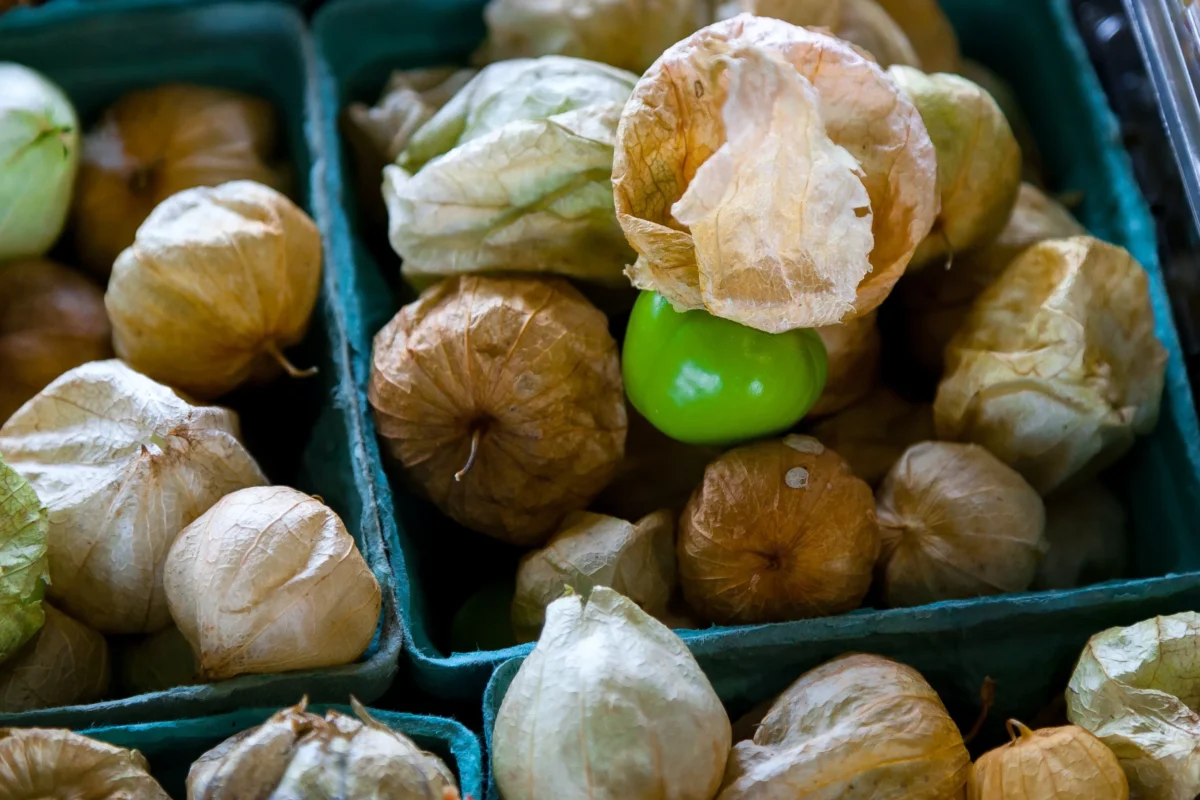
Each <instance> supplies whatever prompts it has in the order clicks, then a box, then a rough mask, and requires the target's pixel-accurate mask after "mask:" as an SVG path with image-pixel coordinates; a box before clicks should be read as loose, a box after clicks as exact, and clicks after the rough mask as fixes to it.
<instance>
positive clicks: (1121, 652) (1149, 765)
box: [1067, 611, 1200, 800]
mask: <svg viewBox="0 0 1200 800" xmlns="http://www.w3.org/2000/svg"><path fill="white" fill-rule="evenodd" d="M1198 653H1200V614H1197V613H1195V612H1193V611H1185V612H1183V613H1181V614H1174V615H1172V616H1169V617H1154V618H1153V619H1148V620H1144V621H1142V622H1139V623H1137V624H1135V625H1131V626H1129V627H1128V628H1109V629H1108V630H1106V631H1102V632H1100V633H1097V634H1096V635H1095V636H1093V637H1092V638H1091V639H1090V640H1089V641H1088V643H1087V646H1086V647H1085V648H1084V649H1083V653H1082V654H1081V655H1080V657H1079V663H1078V664H1076V666H1075V672H1074V674H1072V675H1071V681H1070V683H1069V684H1068V685H1067V715H1068V716H1069V717H1070V719H1071V722H1072V723H1074V724H1076V725H1078V726H1080V727H1081V728H1084V729H1085V730H1088V731H1090V732H1092V733H1093V734H1095V735H1096V736H1097V737H1099V739H1100V741H1102V742H1104V744H1106V745H1107V746H1108V747H1109V749H1111V750H1112V751H1113V753H1114V754H1116V756H1117V759H1118V760H1119V761H1120V762H1121V768H1122V769H1123V770H1124V771H1125V776H1126V778H1128V779H1129V789H1130V794H1131V795H1132V796H1133V797H1136V798H1138V800H1192V798H1194V797H1195V796H1196V795H1197V794H1200V720H1198V719H1197V716H1196V712H1195V711H1194V710H1193V709H1195V708H1197V707H1200V681H1198V680H1197V679H1196V669H1195V665H1196V660H1197V656H1198Z"/></svg>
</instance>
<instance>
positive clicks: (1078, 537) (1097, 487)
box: [1033, 481, 1129, 589]
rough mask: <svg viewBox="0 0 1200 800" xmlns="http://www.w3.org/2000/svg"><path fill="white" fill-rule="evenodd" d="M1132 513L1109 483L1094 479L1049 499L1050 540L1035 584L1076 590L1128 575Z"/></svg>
mask: <svg viewBox="0 0 1200 800" xmlns="http://www.w3.org/2000/svg"><path fill="white" fill-rule="evenodd" d="M1127 523H1128V517H1127V516H1126V514H1125V508H1124V507H1123V506H1122V505H1121V501H1120V500H1118V499H1117V498H1116V496H1115V495H1113V493H1112V492H1110V491H1109V490H1108V489H1105V488H1104V485H1103V484H1101V483H1099V482H1097V481H1088V482H1087V483H1084V484H1081V485H1080V486H1076V487H1073V488H1069V489H1063V490H1062V491H1059V492H1055V493H1054V494H1052V495H1050V496H1049V497H1047V498H1046V542H1047V544H1048V546H1049V550H1047V552H1046V555H1045V556H1044V557H1043V558H1042V563H1041V564H1039V565H1038V572H1037V578H1036V579H1034V582H1033V588H1035V589H1074V588H1076V587H1078V586H1087V585H1088V584H1092V583H1100V582H1102V581H1109V580H1113V579H1115V578H1120V577H1122V576H1124V575H1125V572H1126V569H1127V567H1128V561H1129V536H1128V534H1127V532H1126V524H1127Z"/></svg>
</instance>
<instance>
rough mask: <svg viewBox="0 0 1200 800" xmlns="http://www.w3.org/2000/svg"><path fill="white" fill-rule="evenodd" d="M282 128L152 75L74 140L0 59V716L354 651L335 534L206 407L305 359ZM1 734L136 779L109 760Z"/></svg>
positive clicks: (353, 580) (239, 100)
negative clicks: (299, 356) (148, 84)
mask: <svg viewBox="0 0 1200 800" xmlns="http://www.w3.org/2000/svg"><path fill="white" fill-rule="evenodd" d="M276 128H277V123H276V120H275V113H274V110H273V109H272V108H271V106H270V105H269V104H267V103H266V102H265V101H263V100H260V99H258V98H254V97H250V96H248V95H242V94H239V93H236V92H232V91H228V90H224V89H216V88H209V87H202V86H192V85H186V84H169V85H166V86H161V87H158V88H153V89H146V90H141V91H137V92H133V93H131V94H128V95H126V96H124V97H122V98H120V99H118V100H117V102H116V103H115V104H114V105H113V106H111V107H110V108H109V109H108V110H107V111H105V112H104V113H103V114H102V115H101V117H100V120H99V121H98V122H97V123H96V125H95V126H94V127H93V129H92V130H91V131H90V132H89V133H88V134H87V135H86V136H82V137H81V136H80V129H79V121H78V119H77V116H76V114H75V111H74V109H73V108H72V106H71V102H70V100H69V98H68V97H67V96H66V95H65V94H64V93H63V92H62V91H61V90H60V89H59V88H58V87H57V86H55V85H54V84H53V83H52V82H50V81H49V79H47V78H46V77H45V76H43V75H40V74H38V73H36V72H34V71H32V70H30V69H27V68H25V67H23V66H20V65H17V64H0V132H2V133H0V151H2V152H0V207H3V208H4V210H5V211H4V213H3V214H0V487H2V488H0V564H3V567H2V568H0V575H2V578H0V609H2V610H0V711H2V712H20V711H26V710H32V709H38V708H47V707H53V706H64V705H76V704H80V703H89V702H94V701H97V700H103V699H109V698H112V697H114V696H120V695H122V694H128V693H138V692H143V691H152V690H159V689H166V688H170V687H171V686H176V685H180V684H184V683H193V682H196V681H213V680H223V679H226V678H231V677H234V676H236V675H244V674H251V673H266V672H281V671H287V670H297V669H311V668H317V667H327V666H336V665H341V664H346V663H349V662H352V661H354V660H355V659H357V658H358V657H359V656H360V655H361V654H362V653H363V652H364V651H365V650H366V649H367V647H368V645H369V644H370V641H371V638H372V636H373V635H374V632H375V629H376V626H377V623H378V618H379V611H380V605H381V597H380V587H379V583H378V582H377V580H376V578H375V576H374V574H373V573H372V572H371V570H370V568H369V567H368V565H367V563H366V561H365V560H364V559H363V557H362V555H361V554H360V553H359V551H358V548H357V546H356V545H355V543H354V540H353V538H352V537H351V535H350V533H349V532H348V531H347V530H346V528H345V526H344V525H343V524H342V522H341V520H340V519H339V518H338V516H337V514H335V513H334V511H333V510H332V509H330V508H329V507H328V506H326V505H325V504H324V503H323V502H322V501H321V500H320V499H319V498H314V497H310V496H308V495H305V494H303V493H301V492H298V491H296V490H294V489H290V488H287V487H284V486H269V485H268V483H269V480H268V477H267V476H266V475H265V474H264V472H263V470H262V469H261V468H260V466H259V464H258V462H257V460H256V459H255V456H254V455H253V454H251V453H250V452H249V451H248V450H247V448H246V446H245V444H244V443H243V440H242V431H241V422H240V420H239V417H238V414H237V412H235V411H234V410H232V409H230V408H225V407H221V406H218V405H211V404H208V402H207V401H214V400H218V399H220V398H222V397H226V396H228V395H229V393H230V392H233V391H234V390H237V389H242V388H243V387H249V389H250V390H251V391H252V390H253V387H255V386H258V385H261V384H263V383H265V382H267V381H269V380H272V379H274V378H275V377H276V376H277V375H278V374H279V373H281V372H286V373H288V374H290V375H293V376H302V375H305V374H309V373H310V372H311V370H302V369H299V368H297V367H295V366H294V365H293V364H292V363H291V362H290V361H289V360H288V358H287V357H286V356H285V355H284V351H285V350H286V349H288V348H290V347H292V346H293V345H296V344H297V343H299V342H300V341H301V340H302V339H303V337H304V335H305V332H306V330H307V328H308V325H309V320H310V318H311V316H312V312H313V309H314V307H315V304H316V300H317V293H318V289H319V286H320V276H321V241H320V236H319V235H318V233H317V230H316V226H315V225H314V224H313V222H312V220H311V219H309V217H308V216H307V215H306V214H305V213H304V212H303V211H302V210H301V209H300V208H298V207H297V206H296V205H295V204H293V203H292V201H291V200H289V199H288V198H287V197H286V196H284V195H283V194H281V193H280V192H279V191H278V190H277V189H276V188H273V187H279V186H284V185H285V183H286V181H285V173H284V172H283V171H281V169H280V165H279V164H277V163H276V162H275V156H276V153H275V151H276V146H277V139H278V134H277V130H276ZM64 228H66V235H64ZM56 243H57V244H56ZM52 248H53V250H52ZM48 253H49V254H50V255H48ZM51 256H52V257H53V259H54V260H51ZM60 262H75V263H79V264H81V265H83V266H85V267H86V268H87V269H88V271H89V273H90V275H89V274H85V273H84V272H81V271H77V270H75V269H72V268H71V267H69V266H65V265H64V263H60ZM110 276H111V277H110ZM101 280H103V281H104V283H99V282H98V281H101ZM114 355H115V356H116V358H114V357H113V356H114ZM113 637H120V638H113ZM114 663H115V664H118V665H119V668H116V669H114V666H113V665H114ZM114 674H116V675H117V677H118V678H119V679H121V680H120V685H117V686H114V685H113V680H112V678H113V676H114ZM20 738H21V737H19V736H16V735H15V734H13V735H12V736H11V737H10V739H9V740H8V741H9V743H10V744H11V745H12V746H14V747H15V746H18V745H19V746H21V747H26V746H28V747H36V748H43V747H51V748H53V747H59V746H61V747H63V748H67V749H70V748H72V747H79V748H81V749H80V753H81V755H80V758H81V759H83V758H92V757H95V758H96V759H100V761H103V762H104V763H106V764H110V763H111V764H112V765H113V768H114V769H120V770H124V771H125V772H123V773H122V774H128V776H131V777H129V780H131V781H133V780H135V779H134V777H132V776H133V775H134V774H135V773H136V772H137V769H136V767H137V763H138V760H137V759H136V758H132V757H129V756H128V755H127V754H126V755H119V754H114V753H110V752H108V751H107V750H103V748H101V749H100V750H97V749H96V748H95V747H93V746H92V745H87V744H85V743H80V742H78V741H74V740H71V741H65V740H64V743H62V744H61V745H58V744H46V743H44V742H43V743H39V741H40V740H33V741H32V742H24V743H22V742H19V741H18V740H19V739H20ZM47 741H49V740H47ZM88 753H90V754H91V755H87V754H88ZM100 761H98V762H97V763H100ZM98 769H99V767H98ZM0 780H3V778H0ZM135 782H136V781H135ZM131 787H132V784H131ZM130 791H134V789H132V788H131V789H130ZM137 791H142V790H141V789H139V790H137ZM145 791H150V790H145ZM0 794H2V792H0ZM36 794H37V793H36V792H35V795H36ZM6 796H7V795H6ZM39 796H40V795H39ZM131 796H132V795H131ZM138 796H142V795H138ZM145 796H148V797H149V796H155V795H154V794H153V792H151V793H149V794H145Z"/></svg>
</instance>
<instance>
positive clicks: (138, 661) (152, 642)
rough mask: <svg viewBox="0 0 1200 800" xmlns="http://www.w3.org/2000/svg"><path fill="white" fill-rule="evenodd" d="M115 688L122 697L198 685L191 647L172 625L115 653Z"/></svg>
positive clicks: (196, 664)
mask: <svg viewBox="0 0 1200 800" xmlns="http://www.w3.org/2000/svg"><path fill="white" fill-rule="evenodd" d="M117 663H118V665H119V669H118V675H119V677H118V681H119V688H120V690H121V691H123V692H124V693H125V694H126V695H135V694H146V693H147V692H161V691H164V690H166V689H173V688H175V687H176V686H191V685H193V684H196V683H199V682H200V679H199V677H198V676H199V674H200V665H199V664H198V663H197V660H196V654H195V652H194V651H193V650H192V645H191V644H190V643H189V642H188V640H187V639H185V638H184V636H183V634H182V633H181V632H180V631H179V628H176V627H175V626H174V625H172V626H171V627H169V628H163V629H162V630H161V631H159V632H158V633H155V634H152V635H150V636H147V637H146V638H145V639H142V640H141V641H137V642H134V643H131V644H128V645H127V646H126V647H125V649H124V651H123V652H122V651H118V661H117Z"/></svg>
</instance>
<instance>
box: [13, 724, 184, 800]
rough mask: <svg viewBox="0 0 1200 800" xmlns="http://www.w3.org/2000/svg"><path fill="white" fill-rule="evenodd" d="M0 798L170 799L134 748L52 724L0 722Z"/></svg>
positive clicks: (32, 799) (41, 799)
mask: <svg viewBox="0 0 1200 800" xmlns="http://www.w3.org/2000/svg"><path fill="white" fill-rule="evenodd" d="M0 797H3V798H4V800H46V799H47V798H71V800H171V797H170V795H168V794H167V793H166V792H164V791H163V789H162V787H161V786H159V785H158V782H157V781H156V780H154V778H152V777H151V776H150V765H149V764H147V763H146V759H145V758H144V757H143V756H142V754H141V753H139V752H138V751H137V750H126V749H125V748H123V747H116V746H114V745H111V744H106V743H104V742H100V741H97V740H95V739H90V738H88V737H87V736H80V735H79V734H78V733H72V732H71V731H67V730H59V729H54V728H0Z"/></svg>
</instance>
